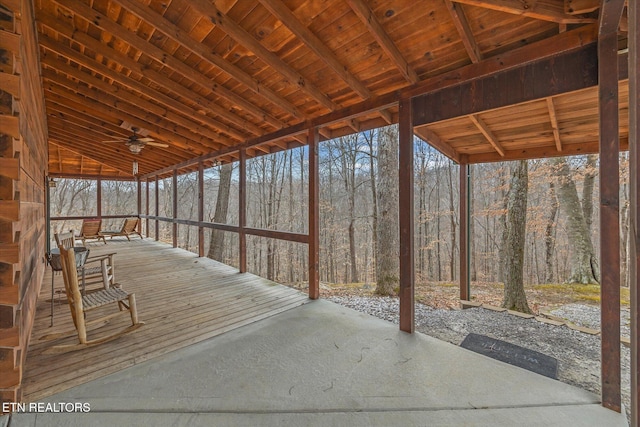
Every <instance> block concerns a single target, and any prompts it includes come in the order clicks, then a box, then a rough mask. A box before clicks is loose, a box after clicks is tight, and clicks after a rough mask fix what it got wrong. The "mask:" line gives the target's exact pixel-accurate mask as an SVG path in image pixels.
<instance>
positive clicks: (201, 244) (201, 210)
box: [198, 161, 204, 257]
mask: <svg viewBox="0 0 640 427" xmlns="http://www.w3.org/2000/svg"><path fill="white" fill-rule="evenodd" d="M203 221H204V164H203V163H202V162H201V161H200V162H198V222H199V223H200V225H198V256H200V257H203V256H204V227H203V226H202V222H203Z"/></svg>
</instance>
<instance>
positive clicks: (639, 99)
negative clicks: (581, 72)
mask: <svg viewBox="0 0 640 427" xmlns="http://www.w3.org/2000/svg"><path fill="white" fill-rule="evenodd" d="M627 13H628V22H629V35H628V37H629V188H630V191H629V193H630V194H629V199H630V203H631V206H630V210H631V213H630V222H631V223H630V226H631V236H630V242H631V244H630V246H631V248H630V249H631V250H630V251H629V252H630V263H629V264H630V265H629V275H630V277H629V286H630V288H631V289H630V290H631V405H630V406H631V408H630V409H631V425H632V426H638V425H640V413H639V411H640V372H639V371H638V364H640V358H639V357H638V356H639V355H640V315H638V308H639V307H640V292H638V291H639V290H640V275H639V273H640V212H638V203H640V174H638V168H640V107H639V106H638V104H639V103H640V28H639V27H640V6H639V5H638V2H636V1H631V2H629V5H628V9H627Z"/></svg>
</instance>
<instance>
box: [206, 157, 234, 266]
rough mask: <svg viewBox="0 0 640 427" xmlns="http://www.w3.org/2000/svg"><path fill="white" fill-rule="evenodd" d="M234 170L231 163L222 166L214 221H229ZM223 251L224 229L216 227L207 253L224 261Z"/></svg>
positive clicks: (222, 222) (209, 256)
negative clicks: (228, 213)
mask: <svg viewBox="0 0 640 427" xmlns="http://www.w3.org/2000/svg"><path fill="white" fill-rule="evenodd" d="M232 171H233V165H232V164H231V163H227V164H225V165H222V166H221V167H220V183H219V184H218V198H217V199H216V210H215V213H214V214H213V222H217V223H220V224H224V223H226V222H227V211H228V210H229V192H230V189H231V172H232ZM223 251H224V231H222V230H217V229H215V228H214V229H213V230H212V232H211V240H210V241H209V252H208V253H207V257H208V258H211V259H215V260H217V261H222V253H223Z"/></svg>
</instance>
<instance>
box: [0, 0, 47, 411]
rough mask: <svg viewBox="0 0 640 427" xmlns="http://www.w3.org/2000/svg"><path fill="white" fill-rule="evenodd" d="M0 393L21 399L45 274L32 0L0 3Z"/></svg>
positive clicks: (43, 153)
mask: <svg viewBox="0 0 640 427" xmlns="http://www.w3.org/2000/svg"><path fill="white" fill-rule="evenodd" d="M0 55H1V56H2V58H0V397H1V399H2V401H3V402H5V401H9V402H16V401H19V400H20V399H21V381H22V373H23V367H24V362H25V360H26V351H27V348H28V344H29V336H30V333H31V328H32V326H33V319H34V315H35V308H36V299H37V296H38V293H39V291H40V286H41V284H42V279H43V275H44V271H45V261H44V258H45V244H46V242H45V239H46V237H45V236H46V231H45V226H46V220H45V218H46V217H45V208H46V197H45V194H46V193H45V190H46V189H45V181H46V179H45V177H46V175H47V163H48V158H47V157H48V153H47V128H46V116H45V110H44V93H43V90H42V82H41V79H40V63H39V55H38V41H37V33H36V28H35V20H34V8H33V4H32V2H31V0H26V1H25V0H0Z"/></svg>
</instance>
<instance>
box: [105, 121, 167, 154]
mask: <svg viewBox="0 0 640 427" xmlns="http://www.w3.org/2000/svg"><path fill="white" fill-rule="evenodd" d="M131 130H132V131H133V135H131V136H129V137H127V138H120V139H114V140H111V141H102V142H124V145H126V146H127V148H129V151H131V152H132V153H133V154H138V153H140V152H141V151H142V149H143V148H144V146H145V145H152V146H154V147H164V148H166V147H168V146H169V145H167V144H164V143H162V142H155V140H154V139H153V138H151V137H148V136H142V135H140V134H138V131H139V130H140V129H139V128H137V127H133V126H132V127H131Z"/></svg>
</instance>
